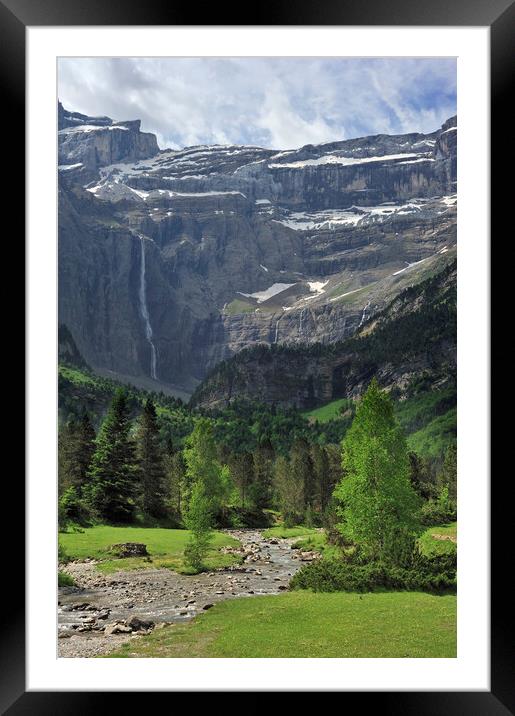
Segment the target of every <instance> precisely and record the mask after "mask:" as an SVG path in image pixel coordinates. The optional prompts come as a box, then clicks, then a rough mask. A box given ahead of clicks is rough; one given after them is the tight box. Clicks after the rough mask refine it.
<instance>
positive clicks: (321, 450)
mask: <svg viewBox="0 0 515 716" xmlns="http://www.w3.org/2000/svg"><path fill="white" fill-rule="evenodd" d="M311 461H312V464H313V475H314V480H315V491H316V505H317V508H318V509H319V511H320V512H324V510H325V508H326V507H327V505H328V504H329V500H330V499H331V492H332V489H331V488H332V486H331V475H330V472H329V456H328V454H327V451H326V449H325V447H324V446H323V445H318V444H317V443H315V444H314V445H313V446H312V447H311Z"/></svg>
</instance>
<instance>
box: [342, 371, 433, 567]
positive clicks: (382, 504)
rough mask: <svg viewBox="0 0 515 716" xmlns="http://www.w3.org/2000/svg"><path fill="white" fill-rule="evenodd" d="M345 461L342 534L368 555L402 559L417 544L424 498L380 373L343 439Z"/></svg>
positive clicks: (378, 557)
mask: <svg viewBox="0 0 515 716" xmlns="http://www.w3.org/2000/svg"><path fill="white" fill-rule="evenodd" d="M342 465H343V468H344V471H345V473H346V474H345V477H344V478H343V479H342V481H341V482H340V483H339V485H338V487H337V489H336V491H335V495H336V497H337V498H338V499H339V501H340V503H341V506H342V507H343V510H342V516H343V521H342V522H341V523H340V524H339V529H340V531H341V533H342V535H343V536H344V537H345V538H347V539H350V540H352V541H353V542H354V543H356V544H357V545H358V546H359V548H360V549H361V551H362V553H363V554H364V555H366V556H367V557H368V558H371V559H386V560H389V561H394V562H398V561H401V560H402V559H403V558H404V557H406V556H407V552H408V551H410V550H411V549H412V546H413V539H414V536H415V531H416V526H417V525H416V517H415V514H416V510H417V508H418V506H419V500H418V497H417V495H416V493H415V491H414V490H413V488H412V487H411V485H410V463H409V458H408V451H407V447H406V440H405V438H404V435H403V433H402V431H401V429H400V427H399V425H398V424H397V422H396V420H395V417H394V414H393V404H392V401H391V399H390V398H389V396H388V395H387V394H386V393H385V392H384V391H382V390H380V388H379V386H378V384H377V381H376V380H375V379H374V380H373V381H372V382H371V384H370V386H369V388H368V390H367V392H366V393H365V395H364V396H363V399H362V401H361V403H360V404H359V406H358V408H357V410H356V415H355V418H354V420H353V423H352V426H351V428H350V429H349V431H348V432H347V434H346V435H345V438H344V439H343V443H342Z"/></svg>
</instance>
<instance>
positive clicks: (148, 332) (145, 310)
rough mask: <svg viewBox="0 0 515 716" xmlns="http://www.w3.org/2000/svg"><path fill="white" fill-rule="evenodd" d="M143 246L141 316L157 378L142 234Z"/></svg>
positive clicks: (151, 373)
mask: <svg viewBox="0 0 515 716" xmlns="http://www.w3.org/2000/svg"><path fill="white" fill-rule="evenodd" d="M139 240H140V246H141V264H140V282H139V306H140V311H141V317H142V318H143V322H144V324H145V336H146V339H147V342H148V344H149V346H150V377H151V378H153V379H154V380H157V352H156V347H155V345H154V342H153V340H152V336H153V333H152V326H151V325H150V315H149V313H148V306H147V281H146V275H145V272H146V265H145V239H144V238H143V237H142V236H140V237H139Z"/></svg>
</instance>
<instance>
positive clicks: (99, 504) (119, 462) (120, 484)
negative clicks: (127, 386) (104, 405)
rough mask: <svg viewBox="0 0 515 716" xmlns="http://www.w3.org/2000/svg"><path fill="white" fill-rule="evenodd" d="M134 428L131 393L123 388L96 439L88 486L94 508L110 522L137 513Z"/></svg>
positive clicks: (126, 519) (87, 491) (90, 503)
mask: <svg viewBox="0 0 515 716" xmlns="http://www.w3.org/2000/svg"><path fill="white" fill-rule="evenodd" d="M130 430H131V422H130V414H129V406H128V400H127V393H126V391H125V390H123V389H121V388H120V389H119V390H117V391H116V393H115V395H114V397H113V400H112V402H111V405H110V407H109V410H108V413H107V415H106V417H105V419H104V421H103V423H102V426H101V428H100V430H99V433H98V435H97V438H96V440H95V452H94V454H93V458H92V462H91V467H90V470H89V471H88V477H89V481H88V484H87V486H86V488H85V491H86V497H87V500H88V503H89V505H90V506H91V508H92V510H93V511H94V512H95V514H96V515H97V516H98V517H100V519H102V520H105V521H107V522H124V523H126V522H130V521H131V520H132V519H133V516H134V510H135V506H136V494H137V484H136V474H137V465H136V455H135V445H134V441H133V439H132V437H131V434H130Z"/></svg>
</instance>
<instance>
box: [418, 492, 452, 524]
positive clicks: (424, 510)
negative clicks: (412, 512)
mask: <svg viewBox="0 0 515 716" xmlns="http://www.w3.org/2000/svg"><path fill="white" fill-rule="evenodd" d="M456 519H457V510H456V503H455V502H453V501H452V500H441V499H438V500H428V501H427V502H425V503H424V504H423V505H422V507H421V509H420V522H421V524H423V525H425V526H426V527H433V526H434V525H441V524H446V523H448V522H456Z"/></svg>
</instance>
